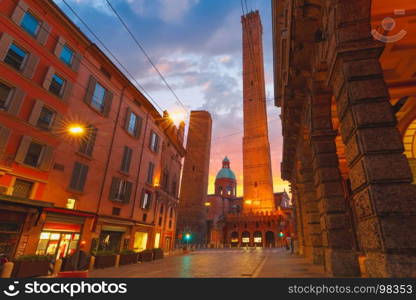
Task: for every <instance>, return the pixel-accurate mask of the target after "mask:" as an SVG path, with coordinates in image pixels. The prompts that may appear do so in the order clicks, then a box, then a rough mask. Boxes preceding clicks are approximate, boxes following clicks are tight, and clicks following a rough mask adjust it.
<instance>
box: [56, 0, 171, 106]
mask: <svg viewBox="0 0 416 300" xmlns="http://www.w3.org/2000/svg"><path fill="white" fill-rule="evenodd" d="M62 2H63V3H64V4H65V5H66V6H67V7H68V8H69V10H70V11H71V12H72V13H73V14H74V16H75V17H77V18H78V20H80V21H81V23H82V24H83V25H84V26H85V28H86V29H87V30H88V31H89V32H90V33H91V34H92V35H93V36H94V37H95V38H96V39H97V41H98V42H99V43H100V44H101V46H102V47H103V48H104V49H105V50H106V51H107V52H108V53H109V54H110V55H111V56H112V57H113V58H114V60H115V61H116V62H117V63H118V64H119V65H120V66H121V67H122V68H123V70H124V71H125V72H126V73H127V74H128V75H129V76H130V77H131V79H132V80H133V81H134V82H135V83H136V84H137V85H138V87H140V89H142V90H143V92H144V93H145V94H146V96H147V97H148V98H149V99H150V100H151V101H152V103H153V104H154V105H155V106H156V107H157V108H159V109H160V110H161V111H163V109H162V108H161V107H160V106H159V104H158V103H157V102H156V101H155V100H154V99H153V98H152V96H151V95H150V94H149V93H148V92H147V91H146V89H145V88H144V87H143V86H142V85H141V84H140V83H139V82H138V81H137V79H136V78H135V77H134V76H133V75H132V74H131V73H130V72H129V70H128V69H127V68H126V67H125V66H124V65H123V64H122V63H121V62H120V60H119V59H118V58H117V57H116V56H115V55H114V53H113V52H112V51H111V50H110V49H109V48H108V47H107V46H106V45H105V44H104V42H103V41H102V40H101V39H100V38H99V37H98V36H97V35H96V34H95V32H94V31H93V30H92V29H91V27H90V26H88V24H87V23H86V22H85V21H84V20H83V19H82V18H81V16H80V15H79V14H78V13H77V12H76V11H75V10H74V9H73V8H72V7H71V5H70V4H69V3H68V2H67V1H66V0H62Z"/></svg>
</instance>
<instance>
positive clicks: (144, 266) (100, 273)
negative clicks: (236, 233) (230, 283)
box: [89, 249, 326, 278]
mask: <svg viewBox="0 0 416 300" xmlns="http://www.w3.org/2000/svg"><path fill="white" fill-rule="evenodd" d="M89 277H92V278H100V277H101V278H120V277H121V278H122V277H128V278H254V277H260V278H261V277H263V278H266V277H268V278H297V277H303V278H306V277H314V278H318V277H326V275H325V274H324V271H323V268H322V267H320V266H316V265H312V264H309V263H307V262H306V260H305V259H304V258H302V257H300V256H298V255H296V254H290V253H287V251H286V250H284V249H205V250H202V249H201V250H197V251H193V252H191V253H188V254H184V255H176V256H168V257H166V258H164V259H162V260H156V261H152V262H147V263H138V264H134V265H127V266H121V267H119V268H109V269H99V270H94V271H92V272H90V274H89Z"/></svg>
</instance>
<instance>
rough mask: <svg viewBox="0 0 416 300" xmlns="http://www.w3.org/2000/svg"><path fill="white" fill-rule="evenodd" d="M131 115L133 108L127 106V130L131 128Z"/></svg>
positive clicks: (125, 126)
mask: <svg viewBox="0 0 416 300" xmlns="http://www.w3.org/2000/svg"><path fill="white" fill-rule="evenodd" d="M130 117H131V109H130V107H127V110H126V119H125V120H124V129H126V130H127V131H128V130H129V124H130Z"/></svg>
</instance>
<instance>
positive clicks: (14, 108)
mask: <svg viewBox="0 0 416 300" xmlns="http://www.w3.org/2000/svg"><path fill="white" fill-rule="evenodd" d="M25 96H26V92H25V91H24V90H22V89H20V88H17V87H16V88H15V89H14V91H13V96H12V98H11V101H10V104H9V107H8V108H7V112H8V113H9V114H11V115H14V116H17V115H18V114H19V112H20V108H21V107H22V103H23V100H24V98H25Z"/></svg>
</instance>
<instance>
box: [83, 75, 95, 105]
mask: <svg viewBox="0 0 416 300" xmlns="http://www.w3.org/2000/svg"><path fill="white" fill-rule="evenodd" d="M96 85H97V80H96V79H95V78H94V76H92V75H91V76H90V80H89V82H88V87H87V93H86V94H85V98H84V101H85V102H86V103H88V104H91V101H92V97H93V95H94V90H95V86H96Z"/></svg>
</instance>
